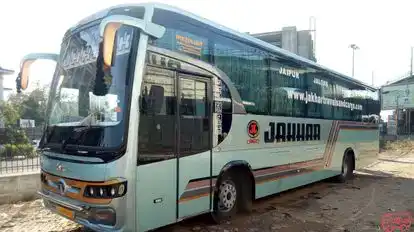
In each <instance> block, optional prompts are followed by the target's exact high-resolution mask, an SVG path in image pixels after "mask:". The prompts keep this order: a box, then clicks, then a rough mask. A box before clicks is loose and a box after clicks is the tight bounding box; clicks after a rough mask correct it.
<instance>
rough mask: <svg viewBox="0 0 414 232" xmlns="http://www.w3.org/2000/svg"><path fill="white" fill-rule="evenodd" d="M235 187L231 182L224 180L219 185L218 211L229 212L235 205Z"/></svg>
mask: <svg viewBox="0 0 414 232" xmlns="http://www.w3.org/2000/svg"><path fill="white" fill-rule="evenodd" d="M236 197H237V191H236V185H235V184H234V182H233V181H231V180H226V181H224V182H223V183H221V184H220V192H219V204H218V206H219V210H220V211H222V212H229V211H230V210H232V209H233V208H234V205H235V204H236Z"/></svg>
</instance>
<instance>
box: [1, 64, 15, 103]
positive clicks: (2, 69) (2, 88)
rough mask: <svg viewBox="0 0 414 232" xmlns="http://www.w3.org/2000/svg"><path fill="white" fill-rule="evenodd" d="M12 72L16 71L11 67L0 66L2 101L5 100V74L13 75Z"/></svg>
mask: <svg viewBox="0 0 414 232" xmlns="http://www.w3.org/2000/svg"><path fill="white" fill-rule="evenodd" d="M12 74H14V71H13V70H10V69H4V68H2V67H1V66H0V101H3V100H4V90H5V89H4V85H3V84H4V83H3V81H4V76H6V75H12Z"/></svg>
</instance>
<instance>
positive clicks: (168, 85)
mask: <svg viewBox="0 0 414 232" xmlns="http://www.w3.org/2000/svg"><path fill="white" fill-rule="evenodd" d="M174 78H175V73H174V72H173V71H170V70H165V69H160V68H154V67H150V66H147V68H146V71H145V75H144V80H143V83H142V90H141V97H140V119H139V155H138V158H139V161H141V162H143V163H145V162H146V161H153V160H154V159H156V160H157V159H161V160H162V159H167V158H173V157H174V155H173V154H174V151H175V150H174V149H175V140H174V139H175V122H176V116H175V115H176V104H177V103H176V90H175V80H174Z"/></svg>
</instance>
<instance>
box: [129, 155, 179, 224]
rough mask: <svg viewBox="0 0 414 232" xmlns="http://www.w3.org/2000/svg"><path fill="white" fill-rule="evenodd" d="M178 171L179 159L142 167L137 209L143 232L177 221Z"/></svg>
mask: <svg viewBox="0 0 414 232" xmlns="http://www.w3.org/2000/svg"><path fill="white" fill-rule="evenodd" d="M176 172H177V159H170V160H167V161H161V162H157V163H151V164H147V165H141V166H138V168H137V184H136V186H137V187H136V204H137V205H136V207H135V210H136V212H137V222H138V228H139V230H140V231H147V230H150V229H154V228H158V227H161V226H165V225H168V224H171V223H175V222H176V208H177V194H176V190H177V188H176V187H177V178H176V177H177V175H176ZM130 207H133V206H130Z"/></svg>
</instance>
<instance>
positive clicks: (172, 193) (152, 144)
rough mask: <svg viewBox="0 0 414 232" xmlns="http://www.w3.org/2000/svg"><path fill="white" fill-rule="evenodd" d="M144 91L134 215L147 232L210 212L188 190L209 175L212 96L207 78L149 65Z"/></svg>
mask: <svg viewBox="0 0 414 232" xmlns="http://www.w3.org/2000/svg"><path fill="white" fill-rule="evenodd" d="M141 91H142V92H141V97H140V118H139V140H138V141H139V144H138V164H137V165H138V167H137V185H136V186H137V187H136V188H137V189H136V213H137V223H138V227H139V229H140V230H149V229H153V228H157V227H160V226H164V225H167V224H170V223H174V222H176V221H177V220H178V219H179V218H182V217H186V216H189V215H191V214H194V213H199V212H200V211H207V210H209V208H210V200H209V197H202V198H200V199H194V200H192V199H193V198H194V197H193V195H194V193H197V191H196V192H191V191H188V187H191V186H193V185H192V184H191V183H190V181H191V180H195V179H199V178H200V177H209V176H210V158H211V153H210V148H211V145H210V144H211V133H210V132H211V126H210V124H211V123H210V120H211V117H210V114H211V110H210V108H211V104H210V96H211V95H212V94H211V93H210V92H211V85H210V79H208V78H206V77H201V76H197V75H194V74H189V73H180V72H177V71H175V70H172V69H167V68H161V67H155V66H151V65H147V66H146V68H145V72H144V77H143V83H142V88H141ZM189 183H190V185H189ZM191 194H192V195H191Z"/></svg>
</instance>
